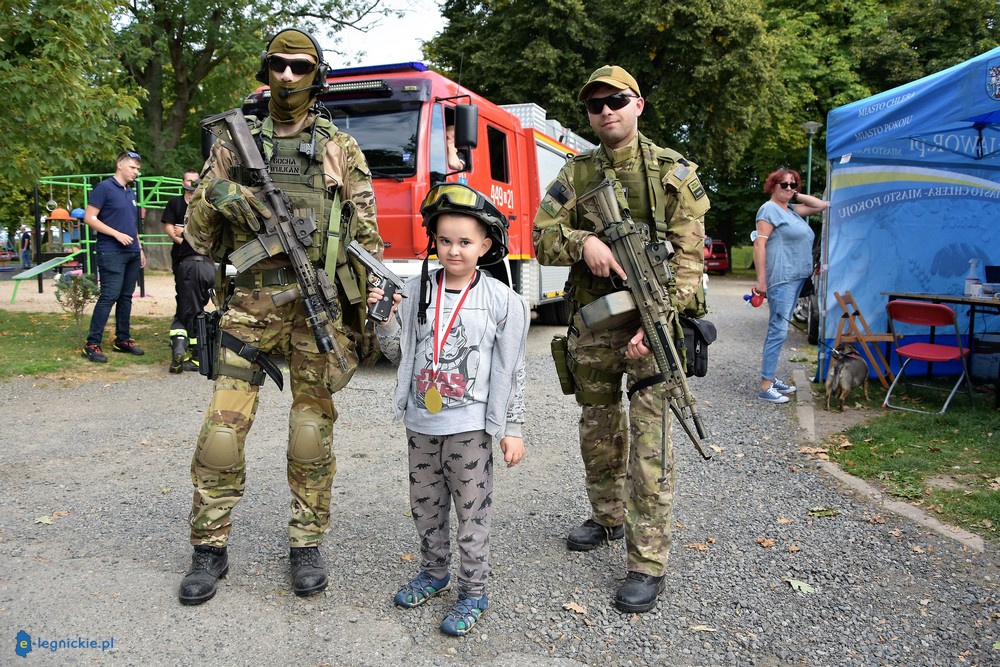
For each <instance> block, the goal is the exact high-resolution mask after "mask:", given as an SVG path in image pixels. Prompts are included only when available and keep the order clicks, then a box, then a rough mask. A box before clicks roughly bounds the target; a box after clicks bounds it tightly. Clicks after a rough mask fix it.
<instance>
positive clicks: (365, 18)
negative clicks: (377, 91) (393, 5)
mask: <svg viewBox="0 0 1000 667" xmlns="http://www.w3.org/2000/svg"><path fill="white" fill-rule="evenodd" d="M387 11H389V10H385V9H382V8H380V7H379V0H295V1H290V2H281V3H273V2H270V0H242V1H239V0H206V1H204V2H191V1H189V0H132V2H130V3H129V4H128V5H127V6H125V7H123V8H122V11H121V12H120V14H119V16H118V17H117V21H116V24H117V25H119V26H120V28H119V29H118V44H119V46H120V48H121V52H120V56H119V57H120V61H121V64H122V69H123V72H124V73H125V74H126V75H127V76H128V77H129V78H130V79H131V80H132V81H133V82H134V84H135V85H137V86H139V87H141V88H142V89H144V90H145V91H146V93H147V96H146V99H145V100H144V101H143V104H142V118H141V123H137V124H136V126H135V135H136V139H137V143H138V144H139V145H142V146H143V147H144V148H143V150H144V151H145V154H144V158H145V159H144V166H145V167H146V173H151V174H159V175H168V176H170V175H177V174H179V173H180V172H181V171H182V170H183V169H185V168H191V167H192V166H193V167H195V168H197V167H198V166H199V165H200V164H201V162H202V160H201V154H200V147H201V142H200V137H201V129H200V126H199V125H198V121H199V119H200V118H202V117H203V116H206V115H208V114H210V113H215V112H218V111H224V110H225V109H229V108H232V107H234V106H238V105H239V104H240V103H241V101H242V99H243V98H244V97H245V96H246V95H247V93H248V92H250V91H252V90H253V89H254V88H256V87H257V86H259V85H260V83H259V82H257V81H255V80H254V74H255V73H256V72H257V71H258V69H259V67H260V53H261V50H262V47H263V45H264V44H265V43H266V40H267V39H268V38H270V36H272V35H273V33H275V32H276V31H277V30H278V29H279V28H280V27H282V26H289V25H294V26H298V27H302V28H303V29H306V30H309V31H310V32H312V33H313V34H314V35H316V36H317V37H318V36H320V35H323V34H332V33H335V32H336V31H338V30H341V29H343V28H345V27H356V28H359V29H364V27H365V25H366V22H369V21H371V20H372V19H373V18H374V17H377V16H380V15H384V14H385V13H386V12H387Z"/></svg>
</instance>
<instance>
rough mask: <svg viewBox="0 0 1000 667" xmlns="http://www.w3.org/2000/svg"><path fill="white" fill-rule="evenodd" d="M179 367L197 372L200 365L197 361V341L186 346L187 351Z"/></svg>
mask: <svg viewBox="0 0 1000 667" xmlns="http://www.w3.org/2000/svg"><path fill="white" fill-rule="evenodd" d="M181 368H182V369H184V370H185V371H188V372H192V371H193V372H195V373H197V372H198V369H199V368H200V366H199V363H198V345H197V343H195V344H193V345H189V346H188V349H187V353H186V354H185V355H184V361H182V362H181Z"/></svg>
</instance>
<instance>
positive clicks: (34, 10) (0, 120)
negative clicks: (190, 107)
mask: <svg viewBox="0 0 1000 667" xmlns="http://www.w3.org/2000/svg"><path fill="white" fill-rule="evenodd" d="M116 4H117V3H116V2H115V1H114V0H64V1H62V2H49V1H46V0H0V12H2V14H3V16H4V21H3V22H2V24H0V81H2V82H3V91H4V94H3V95H2V96H0V132H2V136H3V141H0V216H2V219H3V220H4V222H5V223H8V224H17V222H19V221H24V222H27V221H25V220H24V216H25V215H26V214H27V213H28V210H30V209H28V208H27V206H26V205H27V202H28V198H29V195H30V191H31V188H32V187H33V185H34V183H35V182H36V181H37V180H38V179H39V178H41V177H42V176H44V175H50V174H61V173H75V172H76V171H77V170H78V169H79V167H80V165H81V164H85V163H87V162H90V161H95V160H103V161H104V163H105V164H106V163H107V160H109V159H113V157H114V155H115V154H116V153H117V151H118V150H120V149H121V147H131V146H132V143H131V139H130V136H129V128H128V123H129V122H130V121H131V120H132V119H134V118H135V117H136V112H137V110H138V108H139V96H140V91H139V90H138V89H137V88H136V87H135V86H130V85H128V84H127V83H125V84H122V85H115V84H114V83H112V82H111V81H109V80H108V79H107V78H106V77H105V76H103V75H104V74H105V73H106V72H109V71H113V70H114V69H115V64H114V60H113V54H112V51H111V43H112V37H113V32H112V28H111V21H110V18H109V17H110V15H111V12H112V10H113V8H114V7H115V6H116Z"/></svg>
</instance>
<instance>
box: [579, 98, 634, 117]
mask: <svg viewBox="0 0 1000 667" xmlns="http://www.w3.org/2000/svg"><path fill="white" fill-rule="evenodd" d="M633 97H635V98H638V97H639V96H638V95H631V94H629V93H615V94H614V95H608V96H607V97H591V98H590V99H589V100H587V101H586V102H584V104H586V105H587V111H589V112H590V113H592V114H594V115H595V116H596V115H597V114H599V113H601V112H602V111H604V107H605V106H607V107H608V108H609V109H611V110H612V111H618V110H619V109H621V108H623V107H625V106H627V105H628V101H629V100H631V99H632V98H633Z"/></svg>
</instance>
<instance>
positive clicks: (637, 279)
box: [577, 179, 712, 474]
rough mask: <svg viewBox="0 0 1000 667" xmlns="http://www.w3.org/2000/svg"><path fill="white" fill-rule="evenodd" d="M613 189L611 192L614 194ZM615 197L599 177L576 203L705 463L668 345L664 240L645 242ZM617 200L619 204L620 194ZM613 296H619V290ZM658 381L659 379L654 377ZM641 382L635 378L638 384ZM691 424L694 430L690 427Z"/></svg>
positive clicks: (671, 318)
mask: <svg viewBox="0 0 1000 667" xmlns="http://www.w3.org/2000/svg"><path fill="white" fill-rule="evenodd" d="M616 191H617V192H616ZM616 194H621V183H619V182H618V181H615V182H614V183H612V182H611V181H610V180H609V179H604V182H602V183H601V184H600V185H599V186H597V187H596V188H594V189H593V190H591V191H590V192H587V193H586V194H583V195H581V196H580V198H579V200H578V201H577V204H578V206H580V207H581V210H582V212H583V215H584V216H585V217H586V218H587V219H588V220H589V221H591V222H592V223H593V224H594V227H595V229H596V230H597V232H598V234H602V233H603V234H604V235H605V236H606V237H607V239H608V241H609V245H610V246H611V251H612V252H613V253H614V256H615V259H616V260H617V261H618V263H619V264H620V265H621V266H622V268H623V269H624V270H625V274H626V275H627V276H628V278H627V280H626V281H625V287H626V288H627V289H628V293H629V294H630V295H631V301H632V302H633V304H634V307H635V308H636V310H638V315H639V317H640V319H641V321H642V327H643V329H645V331H646V341H645V342H646V345H648V346H649V348H650V349H651V350H652V352H653V357H654V358H655V359H656V365H657V366H658V367H659V369H660V373H661V375H662V379H663V382H664V383H665V384H666V395H665V396H664V402H665V403H666V404H667V405H669V406H670V410H671V412H673V413H674V415H675V416H676V417H677V421H678V422H680V425H681V427H683V429H684V432H685V433H687V435H688V438H690V439H691V442H692V443H694V446H695V449H697V450H698V453H699V454H701V456H702V457H703V458H705V459H710V458H712V457H711V456H709V455H708V454H707V453H705V450H704V449H702V446H701V438H707V437H708V434H707V432H706V431H705V426H704V425H703V424H702V422H701V417H699V416H698V410H697V405H696V400H695V397H694V394H692V393H691V390H690V388H688V384H687V380H686V379H685V375H684V365H683V363H682V361H681V358H680V356H679V355H678V354H677V347H676V346H675V345H674V332H675V331H678V330H679V329H680V327H679V325H678V322H677V316H678V313H677V309H676V308H674V306H673V303H671V301H670V293H669V289H668V288H669V286H670V284H671V283H672V282H673V274H672V272H671V271H670V266H669V264H668V261H669V260H670V258H671V257H672V256H673V254H674V249H673V246H672V245H671V243H670V241H666V240H664V241H663V242H661V243H650V242H649V228H648V227H647V226H646V225H645V224H643V223H638V222H635V221H634V220H632V217H631V215H629V210H628V209H627V208H625V209H622V208H621V207H620V206H619V205H618V202H619V199H618V197H617V196H616ZM620 201H625V198H624V196H622V197H621V200H620ZM617 294H621V293H620V292H619V293H617ZM657 379H659V378H657ZM640 382H641V380H640ZM663 421H664V428H663V466H664V474H665V472H666V470H665V469H666V465H667V461H666V448H667V434H666V431H667V428H666V427H667V424H666V421H667V414H666V410H664V412H663ZM689 421H690V422H691V423H693V425H694V431H692V429H691V424H690V423H689Z"/></svg>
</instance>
